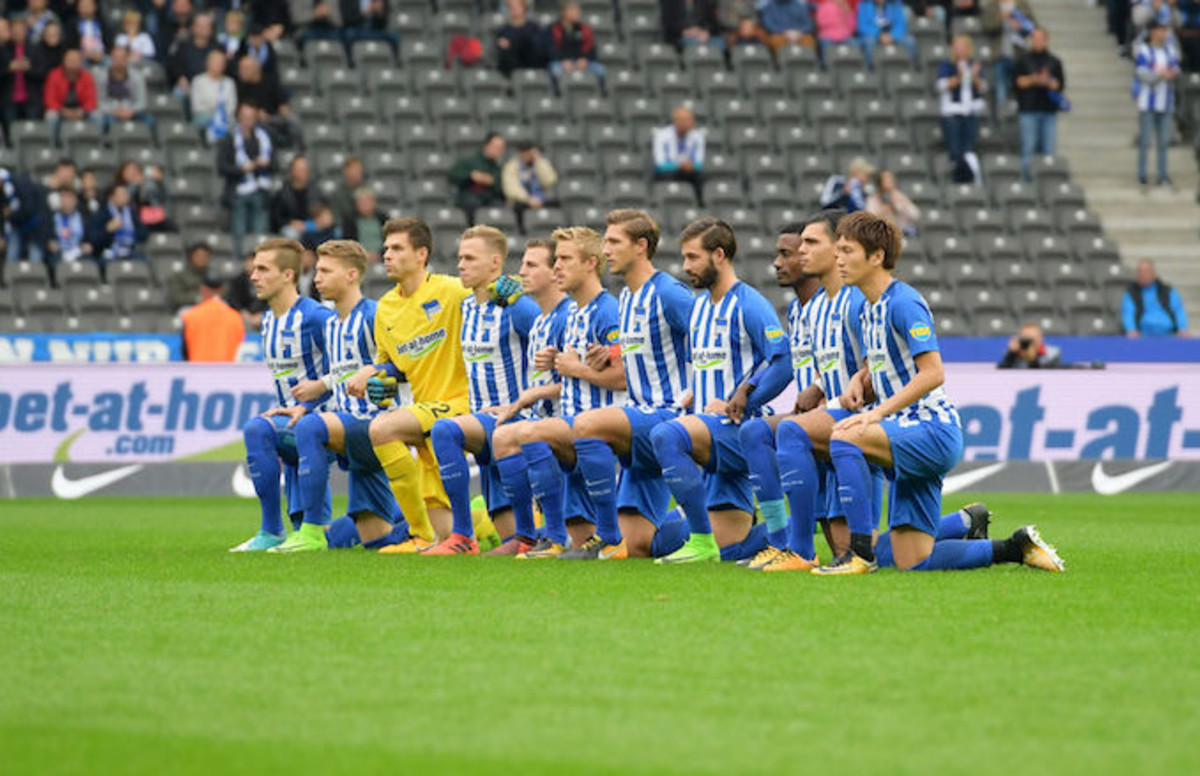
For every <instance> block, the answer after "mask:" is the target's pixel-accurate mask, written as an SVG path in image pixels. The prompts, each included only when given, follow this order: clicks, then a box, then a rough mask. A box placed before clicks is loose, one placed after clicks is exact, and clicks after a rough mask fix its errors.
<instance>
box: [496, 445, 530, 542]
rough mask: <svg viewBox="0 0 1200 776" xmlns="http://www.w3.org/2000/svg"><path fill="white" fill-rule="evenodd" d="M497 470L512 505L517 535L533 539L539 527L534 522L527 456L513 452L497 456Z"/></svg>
mask: <svg viewBox="0 0 1200 776" xmlns="http://www.w3.org/2000/svg"><path fill="white" fill-rule="evenodd" d="M496 471H497V472H499V473H500V485H501V486H502V487H503V488H504V493H505V495H507V496H508V503H509V505H510V506H511V507H512V511H513V518H514V520H515V521H516V528H515V529H514V530H515V532H516V534H517V536H523V537H525V538H526V539H532V538H533V536H534V534H535V533H537V529H536V527H535V526H534V524H533V490H532V489H531V488H530V485H529V474H528V467H527V466H526V464H525V456H523V455H521V454H520V453H513V454H512V455H506V456H505V457H503V458H497V459H496Z"/></svg>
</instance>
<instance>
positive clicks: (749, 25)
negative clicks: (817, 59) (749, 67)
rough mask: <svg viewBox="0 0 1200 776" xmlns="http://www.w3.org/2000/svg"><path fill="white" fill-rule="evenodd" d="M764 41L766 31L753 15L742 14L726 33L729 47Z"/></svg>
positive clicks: (750, 44) (752, 44) (762, 42)
mask: <svg viewBox="0 0 1200 776" xmlns="http://www.w3.org/2000/svg"><path fill="white" fill-rule="evenodd" d="M766 43H767V31H766V30H765V29H763V26H762V25H761V24H759V23H758V19H757V18H756V17H754V16H743V17H742V18H740V19H738V20H737V24H736V25H734V27H733V31H732V32H730V33H729V35H728V48H730V49H733V48H736V47H738V46H759V45H765V44H766ZM814 45H815V44H814Z"/></svg>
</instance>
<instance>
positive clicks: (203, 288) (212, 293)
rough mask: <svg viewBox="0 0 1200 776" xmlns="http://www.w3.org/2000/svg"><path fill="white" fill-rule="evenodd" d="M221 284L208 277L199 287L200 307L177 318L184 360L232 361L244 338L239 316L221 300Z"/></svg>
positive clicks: (244, 328) (189, 310)
mask: <svg viewBox="0 0 1200 776" xmlns="http://www.w3.org/2000/svg"><path fill="white" fill-rule="evenodd" d="M221 285H222V284H221V281H220V280H219V279H218V278H215V277H212V276H211V275H209V276H206V277H205V278H204V280H203V281H201V283H200V303H199V304H197V305H194V306H192V307H189V308H188V309H186V310H184V311H183V312H182V313H180V314H179V317H180V319H181V320H182V321H183V357H184V358H185V359H186V360H188V361H233V360H235V359H236V358H237V352H238V347H239V346H240V345H241V344H242V340H244V339H245V338H246V327H245V325H244V324H243V323H242V316H241V314H240V313H238V311H237V310H235V309H233V308H232V307H230V306H229V305H228V304H226V303H225V300H224V299H222V298H221Z"/></svg>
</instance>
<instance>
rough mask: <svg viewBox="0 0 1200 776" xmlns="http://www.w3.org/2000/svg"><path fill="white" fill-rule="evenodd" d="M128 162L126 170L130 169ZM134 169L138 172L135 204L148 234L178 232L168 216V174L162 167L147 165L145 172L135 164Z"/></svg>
mask: <svg viewBox="0 0 1200 776" xmlns="http://www.w3.org/2000/svg"><path fill="white" fill-rule="evenodd" d="M130 164H132V163H130V162H127V163H126V165H125V169H130V167H129V165H130ZM132 169H133V170H135V171H136V173H135V175H136V177H135V180H136V181H137V184H138V187H137V197H136V198H135V200H134V201H135V203H136V205H137V209H138V217H139V218H141V219H142V225H143V226H145V227H146V231H147V232H151V233H155V232H177V231H179V229H178V227H176V226H175V222H174V221H172V220H171V219H170V217H169V216H167V197H168V195H167V184H166V174H165V173H164V171H163V168H162V166H161V165H157V164H151V165H147V166H146V169H145V171H143V170H142V169H141V167H139V166H138V165H137V164H133V166H132Z"/></svg>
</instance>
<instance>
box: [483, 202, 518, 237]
mask: <svg viewBox="0 0 1200 776" xmlns="http://www.w3.org/2000/svg"><path fill="white" fill-rule="evenodd" d="M475 223H477V224H487V225H488V226H494V227H496V228H497V229H499V230H500V231H502V232H504V233H505V234H516V232H517V219H516V216H515V215H513V211H512V208H509V207H487V208H481V209H480V210H477V211H475Z"/></svg>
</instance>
